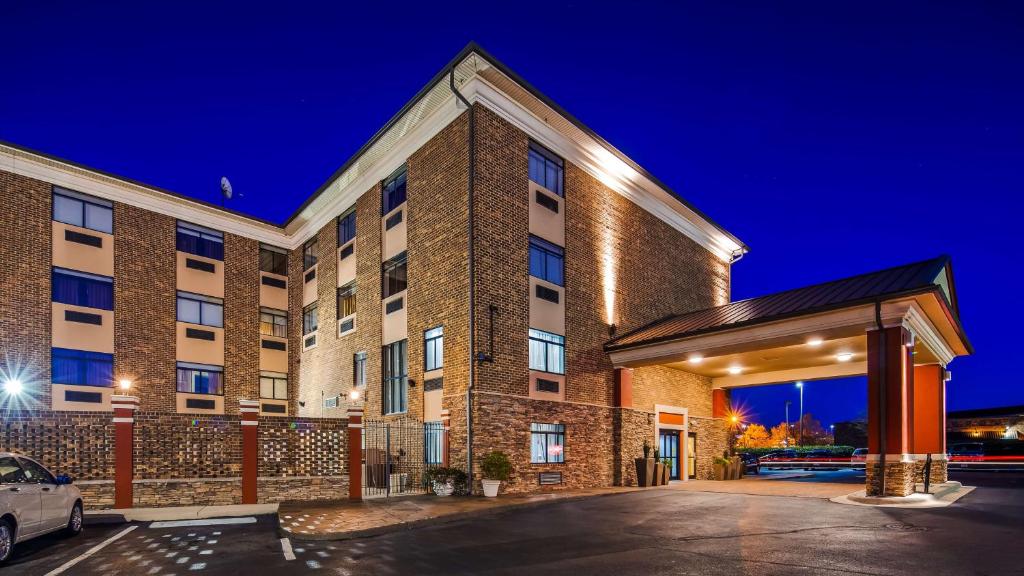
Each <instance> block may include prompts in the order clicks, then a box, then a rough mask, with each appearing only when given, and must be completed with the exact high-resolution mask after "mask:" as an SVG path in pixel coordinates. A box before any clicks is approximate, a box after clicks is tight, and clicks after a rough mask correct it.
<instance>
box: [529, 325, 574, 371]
mask: <svg viewBox="0 0 1024 576" xmlns="http://www.w3.org/2000/svg"><path fill="white" fill-rule="evenodd" d="M530 370H539V371H541V372H552V373H554V374H565V336H559V335H558V334H552V333H551V332H544V331H543V330H535V329H533V328H530Z"/></svg>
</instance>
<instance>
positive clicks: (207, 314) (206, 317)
mask: <svg viewBox="0 0 1024 576" xmlns="http://www.w3.org/2000/svg"><path fill="white" fill-rule="evenodd" d="M178 322H188V323H189V324H201V325H203V326H213V327H214V328H223V327H224V301H223V300H221V299H220V298H213V297H211V296H202V295H200V294H193V293H191V292H178Z"/></svg>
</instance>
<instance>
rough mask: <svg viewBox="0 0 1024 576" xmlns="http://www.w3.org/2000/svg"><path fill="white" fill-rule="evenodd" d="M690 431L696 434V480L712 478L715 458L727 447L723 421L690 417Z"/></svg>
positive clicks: (727, 439) (726, 432)
mask: <svg viewBox="0 0 1024 576" xmlns="http://www.w3.org/2000/svg"><path fill="white" fill-rule="evenodd" d="M690 432H694V433H696V434H697V480H713V479H714V477H715V470H714V464H715V462H714V461H715V458H716V457H718V456H721V455H722V452H724V451H725V450H727V449H728V448H729V433H728V430H727V429H726V426H725V422H723V421H722V420H719V419H716V418H690ZM679 441H680V442H684V441H685V439H683V438H680V439H679Z"/></svg>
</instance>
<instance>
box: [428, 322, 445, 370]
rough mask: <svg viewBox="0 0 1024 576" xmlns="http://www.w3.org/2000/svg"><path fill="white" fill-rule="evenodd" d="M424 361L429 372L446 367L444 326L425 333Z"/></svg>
mask: <svg viewBox="0 0 1024 576" xmlns="http://www.w3.org/2000/svg"><path fill="white" fill-rule="evenodd" d="M423 361H424V366H423V369H424V370H427V371H430V370H437V369H438V368H442V367H444V326H438V327H437V328H431V329H430V330H427V331H426V332H424V333H423Z"/></svg>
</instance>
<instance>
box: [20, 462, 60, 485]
mask: <svg viewBox="0 0 1024 576" xmlns="http://www.w3.org/2000/svg"><path fill="white" fill-rule="evenodd" d="M18 462H21V468H22V470H24V471H25V478H27V479H28V481H29V482H35V483H38V484H56V483H57V479H56V478H54V477H53V474H50V472H49V470H47V469H46V468H43V466H42V464H40V463H38V462H36V461H35V460H29V459H28V458H18Z"/></svg>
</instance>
